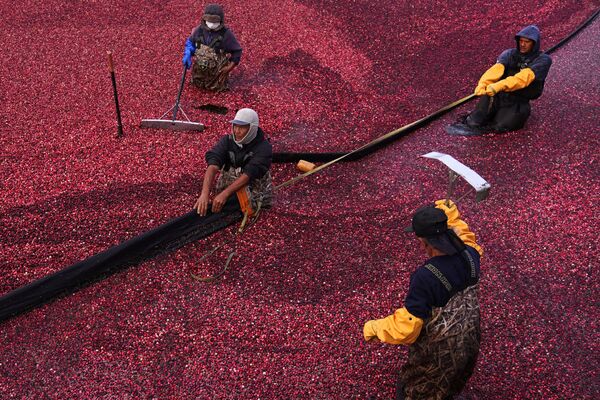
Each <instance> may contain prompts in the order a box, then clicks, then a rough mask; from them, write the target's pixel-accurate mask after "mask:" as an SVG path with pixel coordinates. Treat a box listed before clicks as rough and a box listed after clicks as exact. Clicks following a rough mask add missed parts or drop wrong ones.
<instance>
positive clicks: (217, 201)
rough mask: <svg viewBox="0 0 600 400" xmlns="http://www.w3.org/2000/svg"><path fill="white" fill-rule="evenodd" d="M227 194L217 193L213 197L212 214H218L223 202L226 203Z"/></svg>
mask: <svg viewBox="0 0 600 400" xmlns="http://www.w3.org/2000/svg"><path fill="white" fill-rule="evenodd" d="M227 197H229V196H227V194H226V193H224V192H221V193H219V194H218V195H216V196H215V198H214V199H213V202H212V212H214V213H218V212H220V211H221V210H222V209H223V206H224V205H225V202H226V201H227Z"/></svg>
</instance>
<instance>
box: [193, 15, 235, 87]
mask: <svg viewBox="0 0 600 400" xmlns="http://www.w3.org/2000/svg"><path fill="white" fill-rule="evenodd" d="M192 57H194V61H193V60H192ZM241 57H242V47H241V46H240V44H239V42H238V40H237V39H236V37H235V35H234V34H233V32H232V31H231V29H229V28H227V27H226V26H225V12H224V11H223V7H221V6H220V5H219V4H208V5H207V6H206V7H205V8H204V14H203V15H202V21H201V23H200V25H198V26H197V27H195V28H194V29H193V30H192V33H191V35H190V37H189V38H188V39H187V40H186V42H185V50H184V53H183V60H182V62H183V65H185V66H186V68H188V69H189V68H192V84H194V85H196V86H198V87H200V88H203V89H208V90H212V91H216V92H220V91H223V90H227V89H228V80H229V74H230V73H231V71H232V70H233V69H234V68H235V67H236V66H237V65H238V64H239V63H240V59H241ZM192 65H193V67H192Z"/></svg>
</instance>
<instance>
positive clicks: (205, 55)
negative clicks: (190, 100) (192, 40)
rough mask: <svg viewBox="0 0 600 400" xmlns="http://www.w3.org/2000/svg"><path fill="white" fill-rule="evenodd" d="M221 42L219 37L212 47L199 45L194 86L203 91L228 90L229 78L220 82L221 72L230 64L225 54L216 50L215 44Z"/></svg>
mask: <svg viewBox="0 0 600 400" xmlns="http://www.w3.org/2000/svg"><path fill="white" fill-rule="evenodd" d="M219 40H221V37H217V38H216V39H215V40H213V42H212V43H211V44H210V45H208V46H207V45H205V44H201V43H198V44H197V47H196V52H195V53H194V56H195V58H196V60H195V61H194V65H193V67H192V84H193V85H195V86H198V87H200V88H202V89H208V90H212V91H215V92H222V91H224V90H227V88H228V86H227V82H228V79H229V78H228V77H227V78H225V79H224V80H223V81H221V82H219V71H221V69H223V67H224V66H225V65H227V63H228V62H229V59H228V58H227V56H226V55H225V53H223V52H217V51H216V50H215V49H214V46H215V43H216V42H218V41H219Z"/></svg>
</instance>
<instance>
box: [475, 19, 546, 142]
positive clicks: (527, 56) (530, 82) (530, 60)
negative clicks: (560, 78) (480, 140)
mask: <svg viewBox="0 0 600 400" xmlns="http://www.w3.org/2000/svg"><path fill="white" fill-rule="evenodd" d="M515 41H516V48H513V49H508V50H505V51H504V52H502V54H500V57H498V61H497V62H496V64H495V65H493V66H492V67H491V68H490V69H488V70H487V71H486V72H485V73H484V74H483V75H482V76H481V78H480V79H479V83H478V84H477V87H476V88H475V95H477V96H479V97H480V99H479V103H478V104H477V107H476V108H475V110H474V111H473V112H471V114H469V116H468V117H467V118H466V120H465V123H466V125H467V126H468V127H469V128H472V130H471V131H470V134H473V135H476V134H482V133H485V132H488V131H496V132H506V131H514V130H517V129H521V128H522V127H523V126H524V125H525V121H527V118H529V114H530V113H531V107H530V105H529V101H530V100H535V99H537V98H538V97H540V96H541V95H542V92H543V90H544V82H545V80H546V76H547V75H548V70H549V69H550V66H551V65H552V59H551V58H550V56H548V55H547V54H545V53H543V52H541V51H540V30H539V29H538V27H537V26H535V25H529V26H527V27H525V28H523V29H522V30H521V31H520V32H519V33H517V35H516V36H515ZM466 132H469V131H466Z"/></svg>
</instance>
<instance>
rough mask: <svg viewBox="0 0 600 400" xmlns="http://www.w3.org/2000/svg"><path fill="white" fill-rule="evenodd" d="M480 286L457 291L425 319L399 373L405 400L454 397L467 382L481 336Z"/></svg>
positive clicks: (438, 399)
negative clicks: (406, 360) (478, 298)
mask: <svg viewBox="0 0 600 400" xmlns="http://www.w3.org/2000/svg"><path fill="white" fill-rule="evenodd" d="M478 287H479V285H474V286H470V287H468V288H466V289H465V290H463V291H462V292H459V293H457V294H455V295H454V296H453V297H452V298H451V299H450V301H449V302H448V304H446V306H445V307H442V308H434V309H433V312H432V315H431V318H430V319H429V320H427V321H425V325H424V326H423V329H422V330H421V334H420V335H419V338H418V339H417V341H416V342H415V343H414V344H412V345H411V346H410V347H409V350H408V362H407V363H406V364H405V365H404V366H403V367H402V371H401V372H400V377H399V380H400V382H399V383H400V385H404V395H405V399H406V400H418V399H430V400H442V399H446V398H452V396H453V395H457V394H458V393H460V392H461V390H462V389H463V387H464V386H465V384H466V383H467V380H468V379H469V377H470V376H471V374H472V373H473V370H474V368H475V362H476V361H477V355H478V354H479V341H480V338H481V330H480V326H479V301H478V300H477V293H478Z"/></svg>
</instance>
